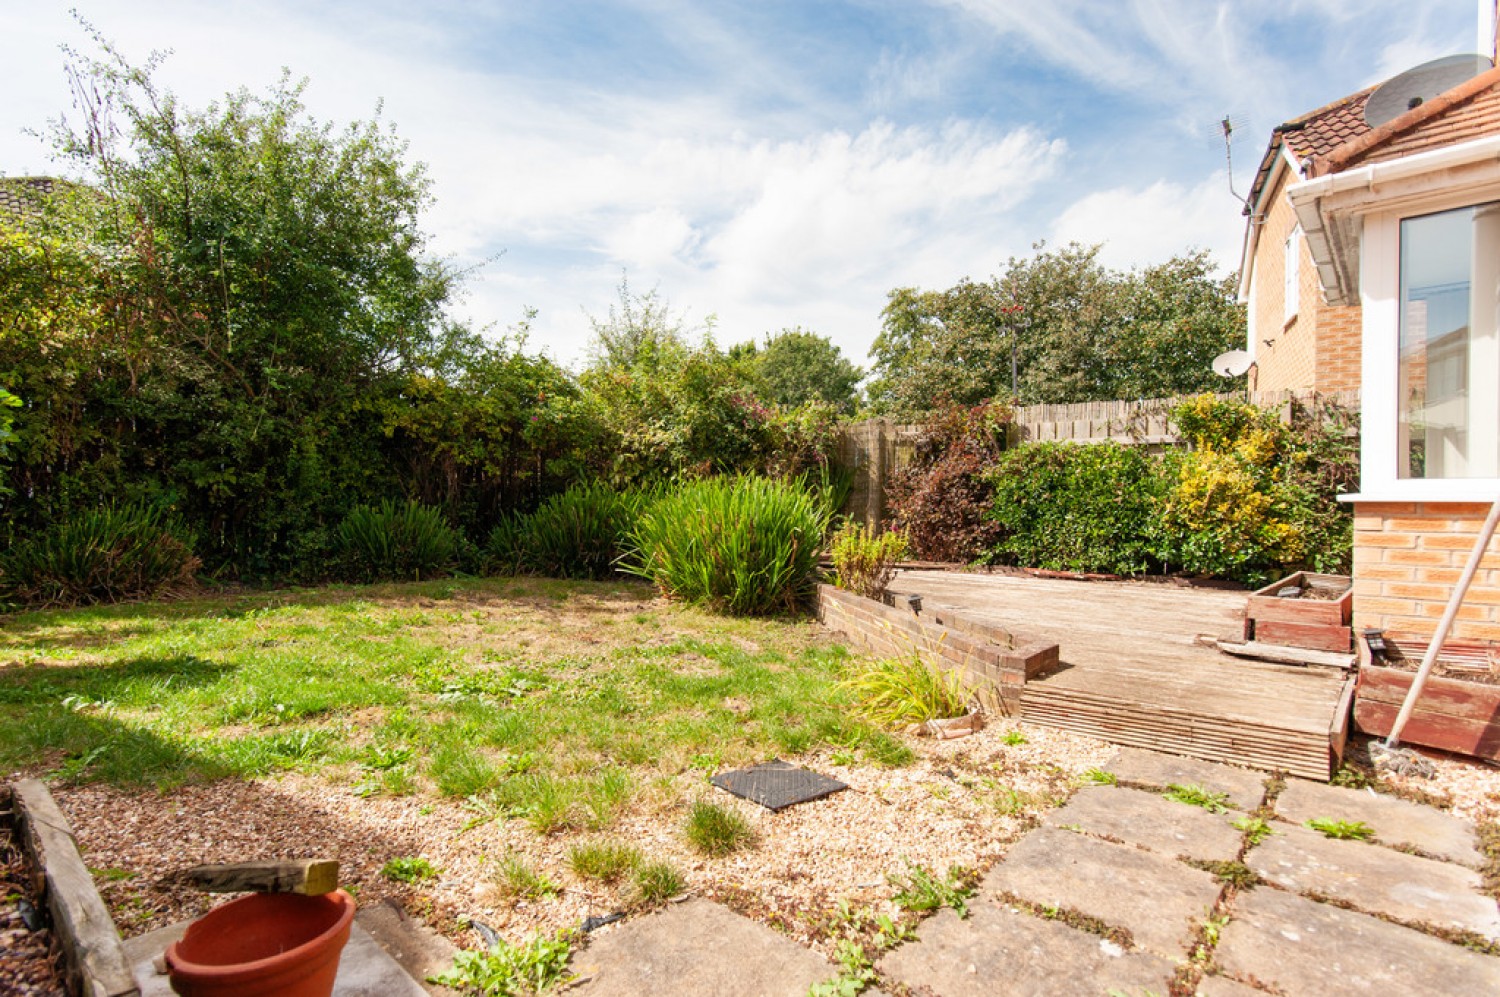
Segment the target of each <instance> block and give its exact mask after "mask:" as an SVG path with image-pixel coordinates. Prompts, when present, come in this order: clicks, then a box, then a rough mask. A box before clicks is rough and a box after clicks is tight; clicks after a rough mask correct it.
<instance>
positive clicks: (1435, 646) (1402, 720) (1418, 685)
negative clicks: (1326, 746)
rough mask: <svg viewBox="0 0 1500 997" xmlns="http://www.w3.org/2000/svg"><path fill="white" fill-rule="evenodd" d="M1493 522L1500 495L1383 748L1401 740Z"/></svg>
mask: <svg viewBox="0 0 1500 997" xmlns="http://www.w3.org/2000/svg"><path fill="white" fill-rule="evenodd" d="M1497 523H1500V496H1496V498H1495V501H1494V504H1493V505H1491V506H1490V514H1489V516H1488V517H1487V518H1486V519H1485V521H1484V525H1483V526H1481V527H1480V528H1479V536H1477V537H1475V538H1474V549H1473V550H1471V551H1469V563H1468V564H1466V565H1464V573H1463V574H1462V575H1460V576H1459V579H1458V584H1457V585H1455V586H1454V587H1453V594H1452V595H1450V596H1449V597H1448V608H1447V609H1445V610H1443V618H1442V619H1441V620H1439V621H1438V626H1437V631H1436V632H1435V633H1434V634H1433V635H1432V643H1430V644H1428V645H1427V653H1426V654H1424V655H1422V667H1421V668H1418V669H1417V677H1416V678H1414V679H1412V681H1411V688H1410V689H1408V690H1406V699H1405V700H1404V701H1403V702H1402V703H1401V712H1400V713H1398V714H1396V722H1395V723H1394V724H1392V725H1391V733H1390V736H1389V737H1387V738H1386V739H1385V746H1386V747H1387V748H1394V747H1395V746H1396V744H1397V742H1399V741H1400V740H1401V732H1402V730H1404V729H1405V728H1406V722H1407V721H1408V720H1410V719H1411V711H1412V710H1413V709H1414V708H1415V707H1416V705H1417V697H1418V696H1420V695H1421V694H1422V686H1423V685H1425V684H1426V683H1427V673H1428V672H1430V671H1432V666H1433V664H1434V663H1435V662H1436V661H1437V657H1438V652H1439V651H1441V650H1442V649H1443V641H1445V640H1447V639H1448V631H1449V630H1451V629H1452V628H1453V618H1454V617H1456V616H1457V615H1458V607H1459V606H1461V605H1463V601H1464V594H1465V593H1466V592H1468V591H1469V583H1470V582H1472V581H1473V580H1474V574H1475V572H1477V571H1478V570H1479V562H1480V561H1481V560H1482V559H1483V558H1484V551H1485V548H1486V547H1488V546H1489V545H1490V537H1492V536H1494V535H1495V525H1496V524H1497Z"/></svg>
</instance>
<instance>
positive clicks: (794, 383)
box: [729, 326, 864, 415]
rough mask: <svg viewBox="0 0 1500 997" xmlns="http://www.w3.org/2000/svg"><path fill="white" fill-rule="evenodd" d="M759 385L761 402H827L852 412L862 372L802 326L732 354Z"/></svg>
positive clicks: (824, 339) (738, 348)
mask: <svg viewBox="0 0 1500 997" xmlns="http://www.w3.org/2000/svg"><path fill="white" fill-rule="evenodd" d="M729 356H730V358H731V359H734V360H737V361H739V362H741V363H743V364H744V365H745V366H746V367H747V368H748V369H749V370H750V371H751V373H752V376H753V377H754V378H755V380H756V384H757V388H758V393H759V394H760V397H761V398H762V399H763V400H764V401H767V402H771V403H772V404H775V405H779V406H781V407H782V408H787V409H790V408H796V407H798V406H800V405H804V404H806V403H807V402H814V401H816V402H824V403H826V404H828V405H832V406H833V407H834V408H835V409H837V410H838V411H839V412H842V413H844V414H846V415H848V414H851V413H853V411H854V409H855V406H856V404H857V403H858V398H859V380H860V378H861V377H863V376H864V372H863V371H862V370H860V369H859V368H858V367H856V366H855V365H854V364H852V363H850V362H849V360H848V359H847V358H846V357H845V356H844V354H843V351H841V350H840V349H839V348H838V346H837V345H836V344H835V343H834V342H833V340H831V339H829V338H828V337H827V336H820V335H818V334H817V333H815V332H808V331H806V330H804V329H802V328H801V327H800V326H799V327H796V328H791V329H783V330H781V331H780V332H778V333H767V334H766V337H765V342H764V343H763V344H762V345H759V346H757V344H756V343H755V342H753V341H752V342H748V343H740V344H738V345H736V346H734V347H732V348H731V349H730V351H729Z"/></svg>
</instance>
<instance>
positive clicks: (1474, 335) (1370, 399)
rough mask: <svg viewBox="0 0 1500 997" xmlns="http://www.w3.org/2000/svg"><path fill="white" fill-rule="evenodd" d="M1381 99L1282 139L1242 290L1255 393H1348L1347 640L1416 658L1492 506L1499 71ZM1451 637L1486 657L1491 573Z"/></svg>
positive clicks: (1498, 313) (1257, 208) (1255, 223)
mask: <svg viewBox="0 0 1500 997" xmlns="http://www.w3.org/2000/svg"><path fill="white" fill-rule="evenodd" d="M1405 75H1406V74H1403V76H1405ZM1398 79H1399V78H1398ZM1390 96H1391V93H1390V91H1389V90H1387V91H1386V93H1385V94H1384V95H1381V94H1380V88H1375V89H1374V90H1367V91H1361V92H1360V93H1358V94H1354V95H1351V96H1350V97H1346V98H1344V99H1343V100H1341V101H1337V102H1335V103H1333V104H1330V105H1328V106H1327V107H1324V108H1320V109H1318V110H1317V111H1314V112H1312V113H1311V114H1309V115H1304V116H1303V117H1302V118H1299V119H1296V120H1295V121H1292V122H1288V123H1287V124H1286V125H1283V126H1281V127H1280V128H1278V129H1277V131H1276V135H1275V137H1273V141H1272V146H1273V149H1272V151H1271V152H1268V154H1267V159H1266V162H1265V163H1263V165H1262V170H1261V174H1260V175H1259V176H1258V177H1257V180H1256V189H1255V192H1254V194H1253V198H1252V201H1251V209H1252V212H1251V223H1250V229H1251V231H1250V233H1249V234H1247V238H1246V247H1247V250H1246V268H1245V269H1246V272H1247V274H1246V278H1245V283H1244V287H1243V291H1244V293H1245V294H1246V296H1247V300H1249V301H1250V302H1251V333H1250V338H1251V347H1252V349H1253V350H1254V353H1255V356H1256V360H1257V367H1258V371H1257V373H1258V375H1259V378H1260V381H1259V384H1258V385H1257V386H1258V387H1259V388H1260V389H1261V390H1267V389H1268V388H1273V387H1312V388H1316V389H1318V390H1336V389H1339V388H1343V387H1352V386H1356V385H1357V386H1358V387H1359V388H1360V391H1361V412H1362V426H1361V481H1360V490H1359V493H1358V494H1355V495H1350V496H1345V499H1346V500H1347V501H1349V502H1352V503H1353V504H1354V510H1355V535H1354V544H1355V550H1354V569H1353V573H1354V593H1355V597H1354V622H1355V626H1356V627H1357V628H1359V627H1376V628H1380V629H1383V630H1386V631H1387V632H1388V633H1389V634H1390V635H1392V636H1393V637H1395V638H1397V639H1401V640H1408V641H1411V642H1412V643H1413V644H1425V643H1426V641H1427V640H1428V639H1430V637H1431V634H1432V631H1433V629H1434V628H1435V624H1436V621H1437V619H1438V617H1439V616H1441V615H1442V612H1443V608H1444V605H1445V603H1446V601H1447V599H1448V597H1449V594H1450V592H1451V591H1452V585H1453V583H1454V581H1455V580H1456V579H1457V577H1458V574H1459V571H1460V569H1461V568H1462V566H1463V563H1464V561H1465V559H1466V557H1467V553H1468V551H1469V549H1470V547H1471V546H1472V545H1473V538H1474V535H1475V534H1476V533H1477V531H1478V528H1479V524H1480V523H1481V522H1482V521H1483V519H1484V516H1485V513H1486V512H1487V511H1488V507H1489V504H1490V502H1491V501H1493V500H1494V498H1495V496H1496V495H1497V494H1500V69H1494V68H1490V69H1487V70H1485V71H1483V72H1479V73H1478V75H1474V76H1472V77H1470V78H1468V79H1466V80H1463V81H1462V82H1459V83H1456V84H1455V85H1452V86H1450V87H1448V88H1447V89H1445V90H1442V91H1441V92H1438V93H1436V95H1428V96H1427V97H1426V98H1425V99H1424V98H1422V97H1416V96H1414V97H1412V98H1410V99H1409V100H1408V101H1406V102H1405V103H1402V104H1400V105H1399V107H1400V108H1401V109H1400V110H1399V113H1396V114H1395V115H1394V116H1393V117H1390V118H1389V119H1388V120H1382V117H1381V116H1380V115H1374V118H1375V121H1376V123H1375V124H1373V125H1372V124H1370V123H1369V122H1368V121H1366V120H1365V117H1364V112H1365V110H1366V109H1367V105H1368V104H1369V102H1370V101H1372V100H1376V101H1379V100H1382V99H1385V100H1387V101H1388V100H1389V98H1390ZM1356 116H1357V118H1358V120H1356ZM1283 290H1294V291H1295V295H1294V298H1295V300H1288V299H1285V298H1284V296H1283V294H1281V293H1277V292H1280V291H1283ZM1351 364H1357V368H1355V367H1352V366H1351ZM1354 369H1357V371H1358V373H1357V375H1355V376H1353V377H1352V378H1351V371H1352V370H1354ZM1268 382H1270V383H1268ZM1450 639H1453V640H1457V641H1469V642H1481V643H1488V644H1500V555H1496V554H1491V555H1489V556H1488V557H1487V558H1486V560H1485V561H1484V562H1483V564H1482V569H1481V571H1480V573H1479V575H1478V576H1477V578H1476V579H1475V583H1474V586H1473V587H1472V588H1471V589H1470V591H1469V594H1468V598H1467V600H1466V603H1465V606H1464V608H1463V609H1462V610H1461V612H1460V614H1459V617H1458V622H1457V624H1456V625H1455V627H1454V630H1453V633H1452V634H1451V636H1450Z"/></svg>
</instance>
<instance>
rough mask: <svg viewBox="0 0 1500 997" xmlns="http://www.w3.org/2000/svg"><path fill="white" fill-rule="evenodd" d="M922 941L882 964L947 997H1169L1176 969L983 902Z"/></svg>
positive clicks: (930, 925)
mask: <svg viewBox="0 0 1500 997" xmlns="http://www.w3.org/2000/svg"><path fill="white" fill-rule="evenodd" d="M917 938H918V940H917V941H915V942H908V943H907V944H905V945H902V946H901V947H899V948H897V949H895V950H894V951H893V952H891V953H890V954H889V955H887V956H886V957H885V958H884V959H882V960H881V961H880V964H879V967H878V968H879V970H880V972H881V973H882V974H883V975H885V976H886V977H888V978H890V979H892V980H897V981H900V982H902V983H905V984H906V985H907V986H909V987H912V988H913V989H917V990H920V988H922V987H927V988H930V990H931V992H933V993H937V994H940V995H942V997H992V995H994V994H1014V995H1024V997H1032V995H1035V997H1043V995H1046V997H1052V995H1057V994H1107V993H1122V994H1144V993H1148V992H1149V993H1157V994H1165V993H1166V992H1167V984H1168V983H1169V982H1170V981H1171V978H1172V973H1173V971H1174V969H1175V967H1174V966H1173V964H1172V963H1171V962H1169V961H1168V960H1166V959H1163V958H1161V957H1160V956H1156V955H1151V954H1149V953H1146V952H1139V951H1136V952H1126V951H1125V950H1124V949H1122V948H1121V947H1120V946H1119V945H1116V944H1114V943H1113V942H1109V941H1107V940H1105V939H1103V938H1100V937H1099V936H1097V935H1091V934H1089V933H1087V932H1084V931H1079V930H1078V929H1076V928H1070V927H1068V926H1067V925H1065V924H1061V923H1059V922H1057V921H1047V920H1044V919H1042V918H1039V917H1032V916H1031V915H1029V914H1023V913H1020V912H1018V911H1016V910H1013V909H1011V908H1010V907H1008V906H1007V905H1005V904H1002V903H998V902H996V901H994V900H976V901H974V902H972V903H970V905H969V916H968V917H967V918H966V919H960V918H959V916H958V914H957V913H955V912H954V911H952V910H945V911H943V912H941V913H939V914H938V915H937V916H935V917H932V918H929V919H928V920H927V921H926V922H925V923H923V925H922V926H921V928H919V929H918V930H917Z"/></svg>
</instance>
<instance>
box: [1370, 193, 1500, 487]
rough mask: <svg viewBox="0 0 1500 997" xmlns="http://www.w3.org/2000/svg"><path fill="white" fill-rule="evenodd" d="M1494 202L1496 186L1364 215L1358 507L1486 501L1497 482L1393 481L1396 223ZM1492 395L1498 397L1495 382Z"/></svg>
mask: <svg viewBox="0 0 1500 997" xmlns="http://www.w3.org/2000/svg"><path fill="white" fill-rule="evenodd" d="M1495 200H1500V185H1495V186H1491V187H1485V188H1481V189H1478V190H1475V189H1472V188H1471V189H1468V190H1465V191H1463V192H1461V193H1455V194H1450V195H1447V196H1433V197H1430V198H1423V199H1421V200H1419V201H1418V200H1413V201H1405V202H1403V203H1402V204H1401V205H1400V206H1399V207H1398V208H1393V209H1391V210H1387V211H1380V212H1373V213H1370V214H1367V215H1365V216H1364V234H1363V239H1362V244H1361V247H1360V276H1359V284H1360V304H1361V306H1362V311H1363V320H1364V336H1363V349H1362V354H1361V358H1360V373H1361V381H1362V384H1361V397H1362V399H1363V402H1362V405H1361V409H1362V420H1361V425H1360V484H1359V494H1358V495H1357V496H1350V498H1352V499H1354V500H1357V501H1364V502H1485V503H1488V502H1492V501H1494V499H1495V496H1496V495H1497V494H1500V478H1402V477H1399V476H1398V473H1397V470H1398V467H1397V463H1398V453H1399V449H1398V448H1399V443H1400V434H1399V425H1398V421H1399V413H1398V411H1397V410H1398V404H1397V402H1398V397H1399V388H1398V384H1399V370H1398V367H1399V364H1398V355H1397V350H1398V343H1399V336H1400V318H1401V316H1400V307H1401V306H1400V297H1401V220H1402V219H1403V218H1412V217H1415V216H1419V215H1428V214H1432V213H1434V212H1438V211H1448V210H1451V209H1453V208H1462V207H1467V206H1470V205H1475V204H1484V203H1486V202H1489V201H1495ZM1492 390H1496V391H1500V384H1497V385H1494V386H1493V387H1492Z"/></svg>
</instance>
